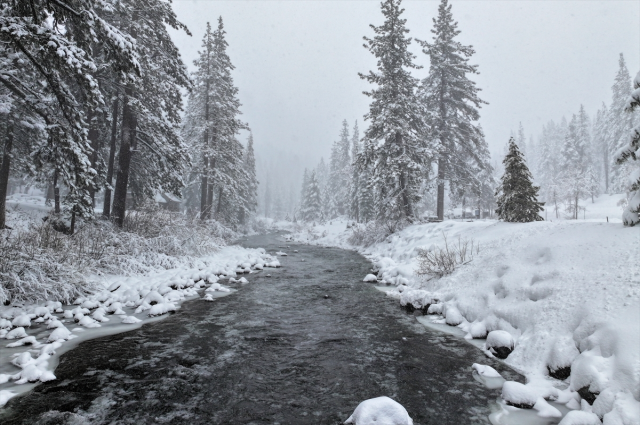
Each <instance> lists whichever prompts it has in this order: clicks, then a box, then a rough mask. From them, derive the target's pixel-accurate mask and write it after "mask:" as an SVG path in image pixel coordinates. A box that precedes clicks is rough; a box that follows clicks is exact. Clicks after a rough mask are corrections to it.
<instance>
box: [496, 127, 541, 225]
mask: <svg viewBox="0 0 640 425" xmlns="http://www.w3.org/2000/svg"><path fill="white" fill-rule="evenodd" d="M502 163H503V164H504V175H503V176H502V178H501V179H500V184H499V186H498V190H497V191H496V196H497V205H498V207H497V208H496V214H498V217H499V218H500V219H501V220H504V221H509V222H515V223H528V222H531V221H542V217H540V214H539V212H540V211H542V210H543V208H542V206H543V205H544V203H542V202H538V190H539V188H538V187H536V186H534V185H533V183H532V180H533V177H532V176H531V173H530V172H529V168H527V164H526V163H525V160H524V158H523V156H522V153H520V150H519V149H518V145H517V144H516V141H515V140H514V138H513V137H512V138H511V139H509V153H508V154H507V156H506V157H505V159H504V161H502Z"/></svg>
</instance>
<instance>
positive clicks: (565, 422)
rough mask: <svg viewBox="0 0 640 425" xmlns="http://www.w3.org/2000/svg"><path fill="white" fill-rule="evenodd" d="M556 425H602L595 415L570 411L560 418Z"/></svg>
mask: <svg viewBox="0 0 640 425" xmlns="http://www.w3.org/2000/svg"><path fill="white" fill-rule="evenodd" d="M558 425H602V422H600V418H599V417H598V415H596V414H595V413H591V412H585V411H582V410H572V411H571V412H569V413H567V414H566V416H565V417H564V418H562V420H561V421H560V423H559V424H558Z"/></svg>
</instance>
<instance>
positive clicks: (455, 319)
mask: <svg viewBox="0 0 640 425" xmlns="http://www.w3.org/2000/svg"><path fill="white" fill-rule="evenodd" d="M462 322H464V317H462V314H460V311H459V310H458V309H457V308H455V307H447V310H446V312H445V323H446V324H447V325H449V326H458V325H459V324H461V323H462Z"/></svg>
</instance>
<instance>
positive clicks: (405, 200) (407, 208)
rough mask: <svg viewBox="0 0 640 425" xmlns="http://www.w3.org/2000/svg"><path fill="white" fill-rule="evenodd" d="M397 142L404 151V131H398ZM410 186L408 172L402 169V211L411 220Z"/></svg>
mask: <svg viewBox="0 0 640 425" xmlns="http://www.w3.org/2000/svg"><path fill="white" fill-rule="evenodd" d="M396 144H397V145H398V146H399V147H401V148H402V151H403V153H404V146H403V140H402V133H400V132H397V133H396ZM407 192H408V188H407V172H406V170H401V171H400V196H401V197H402V211H403V212H404V215H405V217H406V218H407V219H408V220H411V218H412V217H413V211H412V208H411V200H410V199H409V194H408V193H407Z"/></svg>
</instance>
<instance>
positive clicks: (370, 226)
mask: <svg viewBox="0 0 640 425" xmlns="http://www.w3.org/2000/svg"><path fill="white" fill-rule="evenodd" d="M408 225H409V223H408V222H406V221H403V220H399V221H396V220H375V221H370V222H369V223H367V224H360V225H354V226H352V233H351V236H349V239H347V242H349V243H350V244H351V245H354V246H364V247H367V246H371V245H373V244H376V243H380V242H382V241H384V240H385V239H386V238H387V237H388V236H390V235H392V234H394V233H396V232H399V231H400V230H402V229H404V228H405V227H407V226H408Z"/></svg>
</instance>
